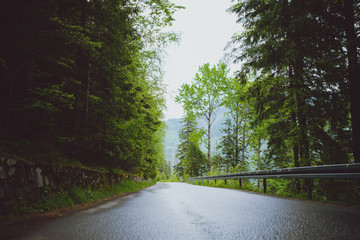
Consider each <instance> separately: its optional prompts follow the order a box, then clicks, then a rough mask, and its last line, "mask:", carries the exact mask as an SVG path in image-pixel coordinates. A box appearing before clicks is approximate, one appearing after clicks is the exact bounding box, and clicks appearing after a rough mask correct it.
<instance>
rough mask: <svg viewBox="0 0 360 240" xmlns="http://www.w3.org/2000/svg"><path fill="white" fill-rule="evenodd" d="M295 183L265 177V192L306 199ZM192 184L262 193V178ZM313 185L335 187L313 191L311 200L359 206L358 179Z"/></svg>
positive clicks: (325, 181)
mask: <svg viewBox="0 0 360 240" xmlns="http://www.w3.org/2000/svg"><path fill="white" fill-rule="evenodd" d="M295 183H296V182H295V180H294V179H267V180H266V186H267V188H266V194H269V195H274V196H280V197H285V198H290V199H302V200H308V198H307V193H306V192H301V193H296V191H295V186H296V185H295ZM192 184H195V185H200V186H208V187H217V188H229V189H239V190H243V191H250V192H257V193H263V186H262V179H261V180H255V179H254V180H249V179H247V180H246V179H243V180H242V182H241V187H240V185H239V181H238V180H227V181H226V183H225V181H224V180H217V181H216V182H215V180H210V181H207V180H203V181H201V180H199V181H194V182H193V183H192ZM314 185H315V186H318V185H328V186H332V187H334V186H335V187H334V189H331V188H328V189H327V191H328V192H327V193H324V192H319V191H318V190H317V191H314V192H313V198H312V200H313V201H316V202H324V203H331V204H337V205H342V206H347V207H354V208H360V202H359V201H358V200H357V199H356V198H355V197H354V195H355V194H356V189H357V188H358V180H350V181H349V180H331V181H330V180H314ZM339 189H340V190H339ZM327 196H329V197H327Z"/></svg>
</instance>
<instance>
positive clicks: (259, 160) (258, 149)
mask: <svg viewBox="0 0 360 240" xmlns="http://www.w3.org/2000/svg"><path fill="white" fill-rule="evenodd" d="M260 154H261V135H260V134H259V136H258V146H257V170H258V171H260V170H261V159H260ZM258 188H260V179H258Z"/></svg>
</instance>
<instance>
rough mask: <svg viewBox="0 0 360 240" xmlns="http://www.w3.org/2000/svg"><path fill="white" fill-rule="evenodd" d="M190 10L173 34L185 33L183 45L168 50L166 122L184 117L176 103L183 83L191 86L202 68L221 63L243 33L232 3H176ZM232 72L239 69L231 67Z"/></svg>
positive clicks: (211, 0)
mask: <svg viewBox="0 0 360 240" xmlns="http://www.w3.org/2000/svg"><path fill="white" fill-rule="evenodd" d="M172 2H174V3H175V4H177V5H181V6H184V7H186V9H181V10H179V11H178V12H177V13H176V14H175V19H176V21H175V23H174V24H173V26H172V27H171V30H172V31H175V32H179V33H181V42H180V44H179V45H176V44H174V45H172V46H170V47H168V48H167V54H168V56H167V57H166V60H165V66H164V70H165V76H164V84H166V85H167V95H166V105H167V110H166V111H165V119H166V120H167V119H170V118H181V117H183V114H184V112H183V109H182V106H181V105H179V104H176V103H175V102H174V98H175V96H176V95H177V93H178V89H179V88H180V87H181V85H182V84H183V83H191V81H192V79H193V78H194V77H195V74H196V73H197V71H198V68H199V66H201V65H203V64H205V63H210V64H211V65H213V64H216V63H218V62H219V61H220V60H221V58H223V56H224V53H225V51H224V48H225V46H226V44H227V43H228V42H229V41H230V39H231V36H232V35H233V34H234V33H236V32H240V31H241V25H240V24H237V23H236V16H235V15H233V14H230V13H228V12H226V10H227V9H228V8H229V7H230V6H231V0H172ZM229 68H230V69H231V71H232V72H234V71H235V70H237V69H239V68H240V67H239V66H238V65H230V66H229Z"/></svg>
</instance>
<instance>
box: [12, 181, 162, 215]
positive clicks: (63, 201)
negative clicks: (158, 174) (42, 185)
mask: <svg viewBox="0 0 360 240" xmlns="http://www.w3.org/2000/svg"><path fill="white" fill-rule="evenodd" d="M154 183H155V182H154V181H153V182H147V181H145V182H134V181H131V180H126V181H124V182H123V183H122V184H118V185H113V186H111V187H110V188H109V189H107V190H100V191H95V190H90V189H81V188H79V187H73V188H71V189H69V190H68V191H60V192H44V194H43V197H42V199H41V200H39V201H37V202H32V201H25V200H22V201H21V202H20V209H19V212H18V213H39V212H46V211H51V210H55V209H60V208H65V207H70V206H73V205H75V204H79V203H86V202H94V201H97V200H100V199H103V198H106V197H111V196H115V195H118V194H122V193H127V192H134V191H138V190H140V189H142V188H145V187H149V186H151V185H153V184H154Z"/></svg>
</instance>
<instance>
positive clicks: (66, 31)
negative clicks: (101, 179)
mask: <svg viewBox="0 0 360 240" xmlns="http://www.w3.org/2000/svg"><path fill="white" fill-rule="evenodd" d="M179 8H180V7H178V6H175V5H174V4H172V3H170V2H169V1H168V0H147V1H142V0H128V1H123V0H79V1H72V0H35V1H27V0H15V1H1V8H0V29H1V31H2V32H1V35H0V77H1V81H0V91H1V92H0V112H1V113H2V114H1V118H0V129H1V130H0V141H1V148H0V151H1V152H2V153H6V154H16V155H18V156H21V157H25V158H32V159H34V160H35V159H40V160H42V161H65V162H80V163H83V164H86V165H91V166H100V167H109V168H119V169H121V170H124V171H129V172H134V173H138V174H143V175H144V176H145V177H153V176H154V174H155V170H156V169H157V168H158V167H159V165H162V164H163V162H164V156H163V149H162V144H163V143H162V138H163V135H164V126H163V123H162V122H161V120H160V119H161V118H162V110H163V109H164V98H163V91H164V87H163V85H162V69H161V59H162V51H163V48H164V46H166V44H168V43H170V42H174V41H177V40H178V36H177V35H176V34H175V33H171V32H165V31H163V29H164V27H166V26H169V25H171V23H172V22H173V21H174V19H173V14H174V12H175V11H176V10H178V9H179Z"/></svg>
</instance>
